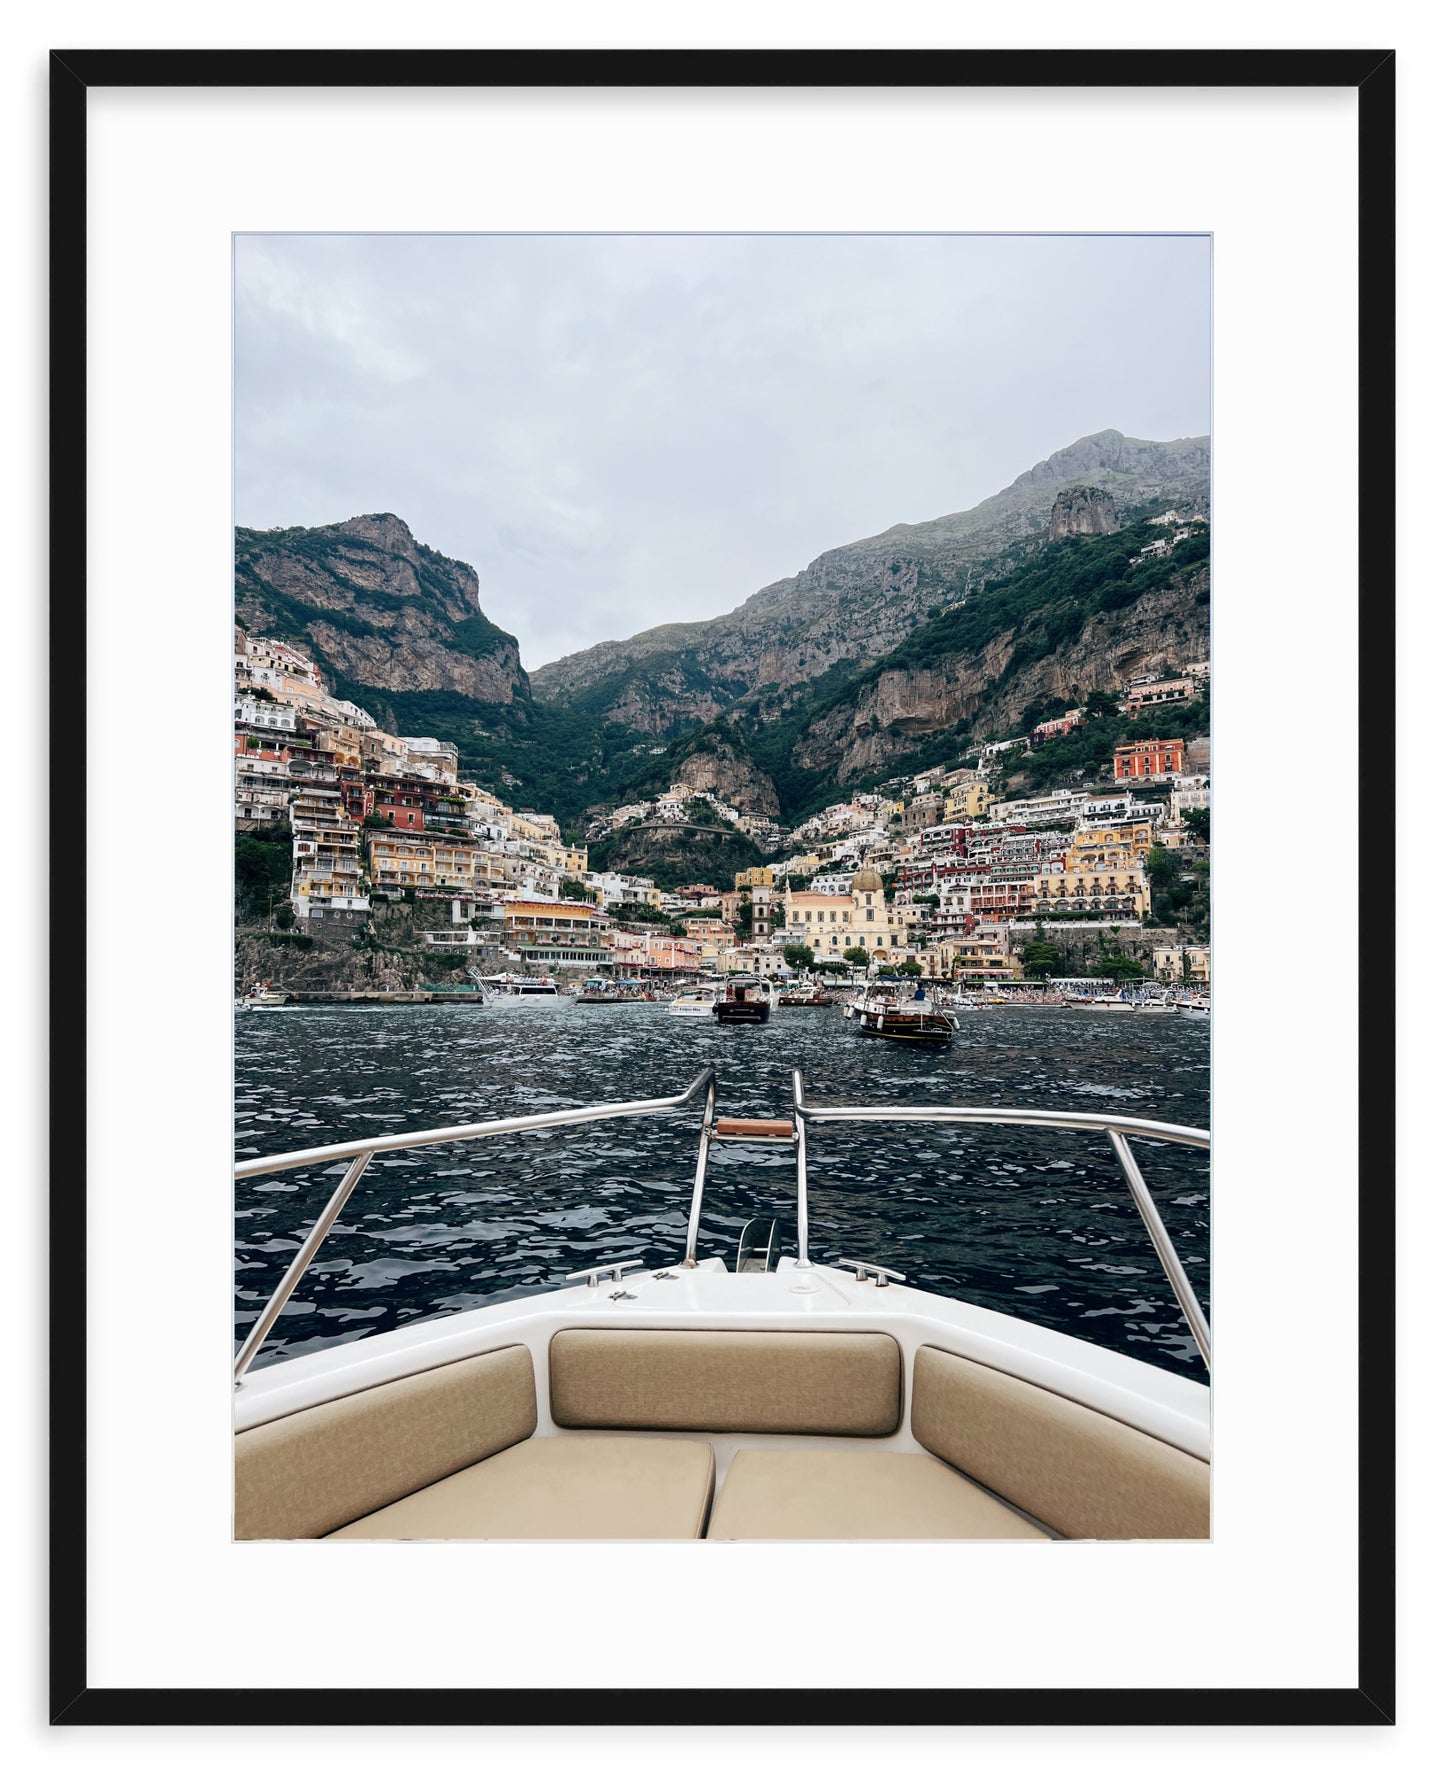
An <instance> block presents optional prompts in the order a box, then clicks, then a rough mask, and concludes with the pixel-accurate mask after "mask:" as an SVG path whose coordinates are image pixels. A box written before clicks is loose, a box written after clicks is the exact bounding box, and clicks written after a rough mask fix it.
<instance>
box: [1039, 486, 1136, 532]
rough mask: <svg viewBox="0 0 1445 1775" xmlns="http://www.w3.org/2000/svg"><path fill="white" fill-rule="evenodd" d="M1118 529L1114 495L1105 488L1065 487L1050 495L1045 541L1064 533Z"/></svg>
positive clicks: (1117, 514) (1112, 530)
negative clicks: (1047, 528)
mask: <svg viewBox="0 0 1445 1775" xmlns="http://www.w3.org/2000/svg"><path fill="white" fill-rule="evenodd" d="M1118 528H1119V513H1118V509H1117V507H1116V506H1115V504H1114V495H1113V494H1112V493H1110V492H1109V490H1108V489H1107V488H1106V487H1068V488H1065V490H1064V491H1063V492H1062V493H1056V494H1055V495H1054V503H1053V507H1052V509H1051V510H1050V512H1049V541H1050V542H1062V541H1063V539H1064V537H1066V536H1111V535H1112V534H1113V533H1114V531H1116V530H1117V529H1118Z"/></svg>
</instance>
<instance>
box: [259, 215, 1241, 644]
mask: <svg viewBox="0 0 1445 1775" xmlns="http://www.w3.org/2000/svg"><path fill="white" fill-rule="evenodd" d="M235 361H236V521H237V522H238V523H240V524H246V525H253V526H256V527H258V528H264V527H267V526H270V525H273V524H327V523H334V522H336V521H337V520H339V519H342V518H348V517H353V516H355V515H356V514H357V513H360V512H371V511H393V512H396V513H397V514H398V515H399V516H400V517H402V518H404V519H405V520H406V522H407V523H408V524H409V525H410V526H411V528H412V530H413V532H414V533H415V534H416V536H417V537H418V538H419V539H420V540H421V541H423V542H426V543H430V544H431V545H432V547H434V548H438V549H440V550H441V551H442V552H443V553H444V554H448V555H452V556H455V557H457V558H459V559H461V560H464V561H470V562H471V563H472V565H473V566H475V567H476V569H477V572H478V574H479V575H480V578H481V604H482V609H483V610H484V611H485V612H486V614H487V615H488V616H489V617H490V618H491V619H492V620H493V621H494V622H497V623H500V624H501V625H502V627H503V628H506V629H509V630H511V632H512V633H513V634H515V635H516V636H517V637H518V639H519V641H520V642H521V649H522V663H523V664H524V665H525V666H527V667H529V668H532V667H536V666H538V665H541V664H542V663H543V662H544V661H546V660H551V659H556V658H557V657H558V656H559V655H561V654H563V653H570V652H572V651H574V650H575V649H577V648H579V647H587V646H590V645H591V644H592V643H593V642H596V641H604V640H610V639H614V638H617V637H620V636H626V635H631V634H634V633H636V632H637V630H639V629H644V628H649V627H651V626H652V625H653V624H656V623H661V622H673V621H679V620H684V619H689V618H696V617H708V616H716V615H718V614H720V613H721V612H722V611H724V610H730V609H732V608H733V607H734V606H736V605H738V604H740V603H741V602H742V600H743V599H744V598H746V597H747V596H748V595H749V594H750V593H752V592H755V591H757V590H758V588H759V587H760V586H764V585H767V584H769V583H770V582H771V581H773V580H775V579H781V578H783V577H784V576H786V575H788V574H791V573H796V572H797V571H798V570H799V569H800V568H802V567H804V566H806V565H807V563H808V562H809V561H810V560H812V559H813V557H814V556H816V555H818V554H821V553H822V551H823V550H824V549H828V548H833V547H836V546H837V545H838V544H840V543H845V542H851V541H853V540H854V539H855V538H857V537H860V536H868V535H872V534H874V533H875V532H877V531H879V530H884V529H886V528H887V527H888V526H889V525H890V524H896V523H906V522H917V521H918V520H921V519H925V518H934V517H938V516H939V515H941V514H942V513H944V512H953V511H962V510H965V509H966V508H967V507H969V506H971V505H975V504H977V502H978V501H979V500H980V499H984V498H986V497H987V496H988V495H989V494H990V493H996V492H997V491H998V490H999V489H1000V488H1001V487H1004V486H1006V485H1007V484H1008V483H1009V482H1010V481H1012V480H1013V479H1014V478H1015V476H1016V475H1018V474H1020V473H1022V471H1023V470H1024V469H1026V468H1029V467H1031V466H1032V465H1033V464H1034V463H1035V462H1037V461H1039V460H1040V459H1041V458H1043V457H1045V456H1047V455H1049V454H1050V453H1051V452H1053V451H1054V450H1057V449H1060V448H1062V447H1063V446H1064V445H1065V444H1069V443H1072V442H1073V441H1074V439H1076V438H1079V437H1082V436H1084V435H1085V434H1086V433H1088V432H1094V431H1101V430H1103V429H1104V428H1105V427H1106V426H1114V427H1116V428H1117V429H1118V430H1120V431H1122V432H1125V433H1126V434H1128V435H1130V436H1133V437H1145V438H1175V437H1185V436H1195V435H1198V434H1201V433H1204V432H1207V431H1208V430H1209V386H1210V383H1209V244H1208V242H1207V240H1205V239H1202V238H1198V237H1190V238H1177V237H1148V238H1127V237H1115V238H1107V237H1105V238H1094V237H1078V238H1075V237H1066V238H1056V237H1029V236H1023V237H1005V236H982V237H980V236H947V237H931V236H901V237H892V236H855V237H838V236H821V237H820V236H777V237H768V236H752V237H746V236H745V237H707V236H701V237H692V236H670V237H647V236H621V237H606V236H531V237H527V236H520V237H519V236H486V235H470V236H403V235H391V236H336V235H304V236H297V235H291V236H284V235H265V236H258V235H248V236H242V237H240V238H239V239H238V240H237V243H236V360H235Z"/></svg>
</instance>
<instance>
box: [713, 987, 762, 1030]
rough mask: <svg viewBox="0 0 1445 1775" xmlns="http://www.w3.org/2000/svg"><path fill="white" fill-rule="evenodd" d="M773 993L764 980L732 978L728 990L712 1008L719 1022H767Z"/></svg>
mask: <svg viewBox="0 0 1445 1775" xmlns="http://www.w3.org/2000/svg"><path fill="white" fill-rule="evenodd" d="M772 1008H773V1006H772V995H771V993H770V992H769V990H768V985H767V982H766V981H764V980H755V979H747V980H730V981H729V982H728V985H727V990H726V991H725V992H724V994H723V996H722V997H721V998H720V999H719V1000H718V1001H717V1003H716V1004H715V1005H714V1006H713V1008H712V1014H713V1017H714V1018H715V1019H716V1020H717V1022H718V1023H720V1024H723V1023H726V1024H733V1023H766V1022H767V1020H768V1013H769V1012H770V1011H771V1010H772Z"/></svg>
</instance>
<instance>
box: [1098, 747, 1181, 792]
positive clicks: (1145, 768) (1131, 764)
mask: <svg viewBox="0 0 1445 1775" xmlns="http://www.w3.org/2000/svg"><path fill="white" fill-rule="evenodd" d="M1183 769H1184V741H1183V740H1139V741H1138V742H1137V743H1136V744H1134V745H1132V746H1115V748H1114V780H1115V782H1126V781H1128V780H1129V779H1130V778H1132V777H1162V776H1167V775H1168V774H1169V773H1170V772H1171V771H1172V772H1174V773H1175V774H1178V773H1180V772H1182V771H1183Z"/></svg>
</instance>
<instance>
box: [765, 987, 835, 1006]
mask: <svg viewBox="0 0 1445 1775" xmlns="http://www.w3.org/2000/svg"><path fill="white" fill-rule="evenodd" d="M832 1002H833V1001H832V999H830V998H829V997H828V995H827V993H826V992H824V991H822V990H821V988H820V989H819V990H818V991H815V992H781V993H779V994H778V1009H779V1010H780V1011H804V1010H826V1009H827V1008H828V1006H829V1005H831V1004H832Z"/></svg>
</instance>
